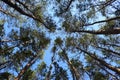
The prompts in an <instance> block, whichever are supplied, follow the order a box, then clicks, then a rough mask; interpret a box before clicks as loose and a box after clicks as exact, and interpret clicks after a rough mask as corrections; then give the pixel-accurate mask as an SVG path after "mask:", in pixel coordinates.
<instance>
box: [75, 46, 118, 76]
mask: <svg viewBox="0 0 120 80" xmlns="http://www.w3.org/2000/svg"><path fill="white" fill-rule="evenodd" d="M76 49H78V50H80V51H82V52H84V53H86V54H87V55H89V56H90V57H91V58H93V59H94V60H97V61H98V62H99V63H100V64H102V65H103V66H105V67H106V68H108V69H110V70H112V71H114V72H116V73H117V74H119V75H120V68H116V67H114V66H112V65H109V64H108V63H106V62H105V61H103V60H101V59H99V58H98V57H96V56H95V55H94V54H92V53H90V52H87V51H85V50H83V49H81V48H79V47H76Z"/></svg>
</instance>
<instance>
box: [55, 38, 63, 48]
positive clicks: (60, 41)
mask: <svg viewBox="0 0 120 80" xmlns="http://www.w3.org/2000/svg"><path fill="white" fill-rule="evenodd" d="M62 43H63V41H62V40H61V38H60V37H58V38H56V39H55V45H58V46H61V45H62Z"/></svg>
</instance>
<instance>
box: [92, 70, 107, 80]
mask: <svg viewBox="0 0 120 80" xmlns="http://www.w3.org/2000/svg"><path fill="white" fill-rule="evenodd" d="M94 74H95V75H94V78H93V80H98V79H99V80H108V79H107V77H106V76H105V75H104V74H103V73H101V72H95V73H94Z"/></svg>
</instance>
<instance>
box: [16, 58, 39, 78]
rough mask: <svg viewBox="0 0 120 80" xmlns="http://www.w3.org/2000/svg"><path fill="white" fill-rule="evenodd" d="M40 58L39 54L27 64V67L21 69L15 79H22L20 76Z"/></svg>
mask: <svg viewBox="0 0 120 80" xmlns="http://www.w3.org/2000/svg"><path fill="white" fill-rule="evenodd" d="M37 59H38V56H34V57H33V58H32V59H31V60H30V61H29V62H28V63H27V64H26V65H25V67H24V68H23V69H22V70H21V71H20V73H19V74H18V76H17V77H16V78H15V79H14V80H20V78H21V77H22V76H23V74H24V73H25V72H26V71H27V70H28V69H29V68H30V66H31V65H32V64H34V63H35V61H36V60H37Z"/></svg>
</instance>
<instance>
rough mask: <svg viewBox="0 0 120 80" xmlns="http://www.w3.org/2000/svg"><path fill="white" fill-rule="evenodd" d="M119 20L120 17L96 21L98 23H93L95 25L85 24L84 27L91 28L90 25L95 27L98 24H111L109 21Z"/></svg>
mask: <svg viewBox="0 0 120 80" xmlns="http://www.w3.org/2000/svg"><path fill="white" fill-rule="evenodd" d="M118 19H120V16H117V17H113V18H110V19H106V20H101V21H96V22H93V23H90V24H85V25H84V26H90V25H94V24H98V23H103V22H109V21H113V20H118Z"/></svg>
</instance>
